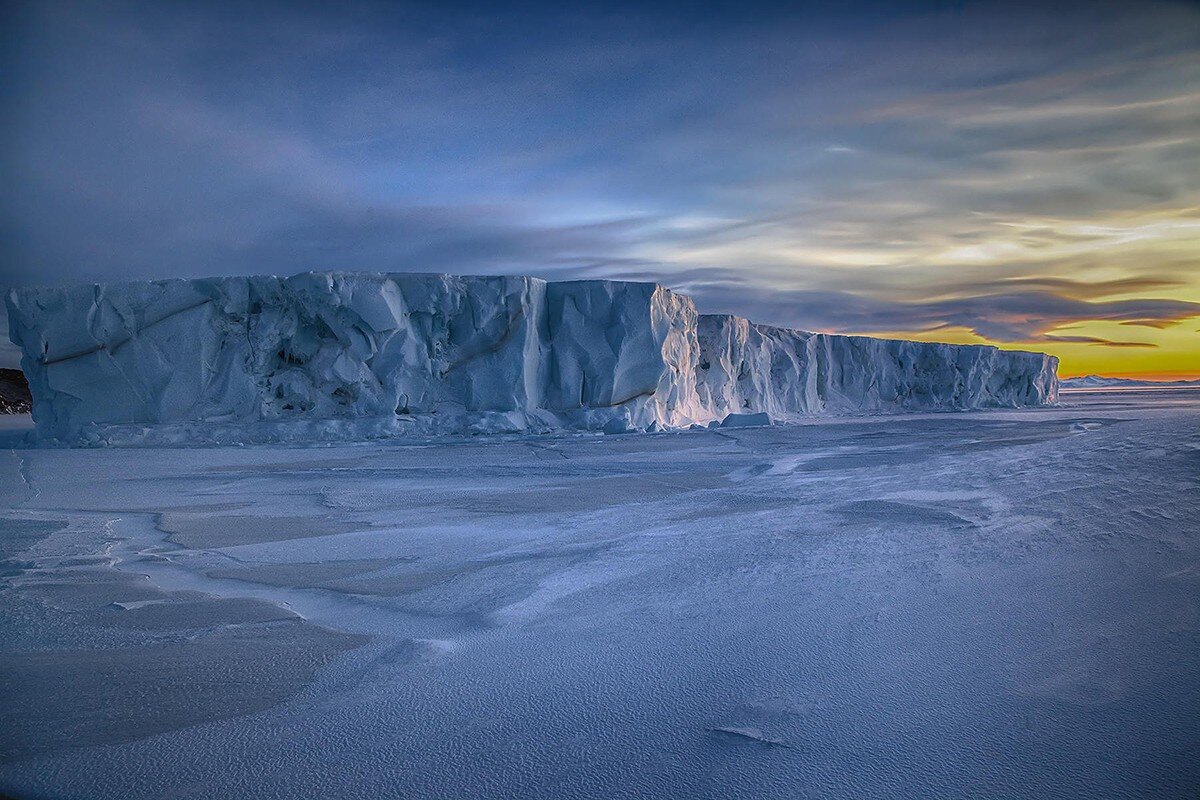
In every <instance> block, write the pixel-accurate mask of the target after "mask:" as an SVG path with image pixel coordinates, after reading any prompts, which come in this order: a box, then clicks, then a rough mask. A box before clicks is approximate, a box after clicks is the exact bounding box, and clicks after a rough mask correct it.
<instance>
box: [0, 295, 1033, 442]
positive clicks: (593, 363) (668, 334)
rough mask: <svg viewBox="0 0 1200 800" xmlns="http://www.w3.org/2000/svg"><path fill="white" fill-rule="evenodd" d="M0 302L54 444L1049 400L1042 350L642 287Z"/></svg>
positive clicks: (41, 429) (43, 427)
mask: <svg viewBox="0 0 1200 800" xmlns="http://www.w3.org/2000/svg"><path fill="white" fill-rule="evenodd" d="M8 306H9V319H10V328H11V335H12V338H13V341H14V342H16V343H17V344H18V345H19V346H20V347H21V348H22V349H23V351H24V358H23V360H22V367H23V368H24V371H25V373H26V375H27V376H28V378H29V382H30V387H31V391H32V394H33V398H34V412H33V413H34V419H35V421H36V423H37V427H38V433H39V435H40V436H43V437H47V438H58V439H65V440H72V439H76V438H79V437H80V436H81V435H83V434H84V433H86V432H88V431H94V430H96V429H97V428H96V426H106V427H112V426H119V425H127V426H129V425H162V424H165V423H180V424H183V423H188V424H192V423H203V424H205V425H209V426H213V425H216V424H221V425H251V424H255V423H273V422H306V423H307V422H319V421H336V420H343V421H371V424H372V425H374V427H373V428H371V430H372V431H378V432H382V433H386V434H392V433H399V432H404V431H414V432H428V433H436V432H451V431H456V432H461V431H472V430H475V431H499V430H522V429H552V428H607V429H623V428H648V427H652V426H657V427H681V426H686V425H688V424H691V423H697V422H698V423H704V422H708V421H710V420H713V419H720V418H723V417H724V416H725V415H726V414H729V413H744V412H767V413H769V414H770V415H771V416H773V417H786V416H787V415H789V414H805V413H825V412H851V411H879V410H896V409H915V408H979V407H984V406H1024V405H1037V404H1042V403H1048V402H1053V401H1054V400H1055V399H1056V394H1057V378H1056V377H1055V372H1054V370H1055V363H1056V362H1055V360H1054V359H1053V358H1051V357H1049V356H1044V355H1041V354H1034V353H1012V352H1002V351H998V350H996V349H995V348H989V347H966V346H953V345H936V344H922V343H915V342H895V341H884V340H877V339H869V338H862V337H844V336H828V335H824V334H810V333H804V332H800V331H792V330H787V329H782V328H772V327H769V326H763V325H755V324H753V323H750V322H748V321H746V320H743V319H740V318H737V317H728V316H698V315H697V313H696V309H695V306H694V304H693V303H692V301H691V300H690V299H689V298H687V297H683V296H681V295H677V294H674V293H672V292H671V291H669V290H667V289H665V288H663V287H661V286H656V285H654V284H645V283H628V282H615V281H573V282H562V283H546V282H545V281H541V280H538V279H536V278H525V277H459V276H449V275H413V274H394V275H385V274H371V273H310V274H306V275H299V276H295V277H291V278H276V277H251V278H214V279H203V280H170V281H156V282H147V283H127V284H113V285H107V286H79V287H71V288H65V289H50V288H30V289H17V290H14V291H13V292H11V293H10V295H9V297H8ZM340 430H343V431H346V432H347V435H354V431H355V430H356V429H355V428H353V427H351V428H345V427H343V428H341V429H340Z"/></svg>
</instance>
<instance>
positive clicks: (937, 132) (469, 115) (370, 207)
mask: <svg viewBox="0 0 1200 800" xmlns="http://www.w3.org/2000/svg"><path fill="white" fill-rule="evenodd" d="M649 5H650V4H627V5H606V6H600V5H590V6H569V5H562V4H518V5H514V6H506V7H504V8H500V7H497V6H495V5H492V4H482V3H480V4H461V5H457V6H450V5H440V4H439V5H436V6H435V5H433V4H404V3H347V4H296V3H287V4H282V3H280V4H272V3H239V4H212V3H203V4H201V3H126V4H122V3H117V4H114V3H86V2H83V3H80V2H73V3H52V2H25V3H19V4H15V5H11V6H9V7H7V10H6V12H5V13H6V15H7V17H6V20H5V22H6V24H5V25H4V31H5V32H4V34H3V56H2V57H3V66H4V67H5V69H4V78H3V86H2V87H0V92H2V94H0V97H2V98H3V102H4V108H5V119H6V124H5V126H4V137H5V140H4V148H3V156H2V157H0V178H2V179H3V181H4V185H5V186H6V187H9V188H8V189H7V190H6V192H5V194H4V196H3V198H2V199H0V269H2V275H0V278H2V280H0V284H3V285H13V284H24V283H34V282H63V281H80V280H86V281H99V280H112V279H122V278H135V277H162V276H168V275H200V274H230V273H242V272H258V273H265V272H276V273H292V272H299V271H303V270H308V269H321V268H343V269H350V268H361V269H391V270H419V271H430V270H438V271H456V272H523V273H531V274H537V275H542V276H545V277H569V276H575V275H582V274H587V275H593V276H596V277H605V276H614V277H615V276H621V275H626V274H637V275H639V276H642V277H647V278H652V279H659V280H662V281H664V282H666V283H668V284H671V285H675V286H681V287H684V288H694V289H695V290H696V291H698V292H699V293H700V299H701V301H702V302H703V303H705V304H711V307H712V308H714V310H715V309H717V308H730V310H737V311H739V312H742V313H746V314H749V315H752V316H756V317H762V318H771V319H773V320H775V321H779V322H788V323H791V324H798V325H802V326H806V327H813V328H818V327H821V328H824V327H832V328H839V329H859V330H866V329H872V330H883V329H889V328H891V329H895V328H900V329H905V328H907V329H915V328H919V327H923V326H927V325H929V324H931V322H930V320H931V315H932V317H937V318H938V319H941V320H950V319H953V320H958V321H960V322H962V323H963V324H966V325H967V326H968V327H972V328H973V329H976V330H979V331H980V332H984V331H987V332H988V333H985V334H984V335H989V336H996V337H1000V338H1005V337H1007V338H1012V337H1014V336H1026V335H1028V334H1029V332H1030V330H1032V329H1031V328H1029V327H1028V326H1025V327H1022V326H1016V327H1012V326H1009V325H1008V324H1007V323H1005V322H1004V321H1003V319H1001V318H1000V315H1008V316H1012V315H1014V314H1017V313H1018V311H1017V310H1016V309H1014V308H1013V307H1012V304H1014V303H1030V304H1031V305H1030V306H1029V307H1028V308H1027V309H1026V310H1027V311H1028V313H1029V314H1031V315H1033V316H1037V317H1038V318H1039V319H1043V318H1044V319H1059V318H1065V317H1063V315H1062V314H1060V313H1059V312H1057V311H1055V312H1054V313H1049V312H1047V311H1046V310H1045V309H1044V308H1043V306H1042V305H1041V304H1042V303H1044V302H1045V301H1044V300H1042V299H1041V298H1046V297H1058V296H1062V297H1067V298H1071V299H1072V300H1073V301H1074V300H1086V299H1087V298H1088V297H1092V299H1095V298H1096V297H1102V296H1103V295H1102V294H1101V295H1097V294H1095V292H1094V291H1093V292H1092V294H1090V295H1089V294H1088V290H1087V289H1086V287H1087V286H1089V285H1093V284H1095V283H1096V282H1100V283H1104V282H1106V281H1108V282H1111V281H1114V280H1117V281H1119V280H1125V281H1128V283H1127V284H1126V286H1127V288H1129V287H1133V286H1135V285H1137V286H1140V287H1141V289H1142V290H1144V291H1145V292H1148V293H1150V294H1157V293H1161V292H1164V291H1176V290H1177V289H1178V288H1179V280H1178V279H1177V278H1175V277H1174V276H1176V275H1180V274H1186V272H1187V271H1188V270H1189V268H1194V267H1195V266H1196V262H1195V257H1194V255H1193V256H1191V257H1189V256H1188V255H1187V252H1186V248H1180V247H1174V248H1173V249H1162V248H1160V249H1159V251H1155V252H1154V253H1153V254H1152V255H1153V256H1154V257H1149V254H1148V251H1146V252H1143V250H1139V249H1137V248H1139V247H1141V246H1142V245H1140V244H1138V242H1145V241H1152V242H1153V241H1157V239H1156V238H1155V237H1159V238H1161V237H1162V236H1178V235H1180V234H1178V233H1177V232H1176V233H1171V232H1170V231H1172V230H1176V231H1177V229H1178V226H1176V228H1170V225H1174V224H1175V223H1177V222H1178V221H1179V220H1181V219H1182V220H1184V221H1185V222H1186V221H1188V220H1191V221H1195V219H1196V216H1197V215H1196V212H1195V209H1196V208H1197V207H1200V198H1198V196H1197V195H1198V189H1197V187H1198V186H1200V145H1198V144H1197V142H1200V137H1198V136H1197V134H1198V133H1200V119H1198V118H1197V114H1196V108H1197V107H1200V103H1198V102H1197V100H1198V99H1200V64H1198V62H1197V57H1196V53H1197V52H1198V45H1200V37H1198V35H1197V33H1196V31H1197V30H1200V24H1198V23H1200V12H1198V11H1197V10H1196V9H1195V7H1192V6H1188V5H1182V4H1173V3H1153V4H1144V3H1137V4H1134V3H1126V4H1118V3H1113V4H1091V3H1089V4H1078V5H1056V6H1055V7H1054V8H1042V9H1038V8H1034V7H1032V6H1030V7H1027V8H1020V9H1014V8H1013V7H1012V6H1011V5H1010V4H1001V3H979V4H974V3H972V4H959V3H921V4H917V3H913V4H903V3H883V2H880V3H850V4H847V3H802V4H745V3H740V4H733V3H728V4H719V3H713V4H699V5H697V4H687V5H683V4H679V5H671V4H653V7H649ZM1188 209H1191V211H1190V212H1189V211H1188ZM1189 214H1190V217H1189V216H1188V215H1189ZM1131 215H1132V216H1131ZM1137 215H1142V216H1141V217H1138V216H1137ZM1143 217H1145V218H1143ZM1081 220H1083V221H1086V220H1097V221H1098V222H1097V223H1096V225H1094V226H1092V227H1093V228H1095V230H1089V229H1086V226H1081V225H1080V224H1079V223H1080V221H1081ZM1160 223H1161V224H1160ZM1155 225H1159V228H1155V227H1154V226H1155ZM1122 226H1124V227H1122ZM1125 228H1129V229H1131V230H1132V231H1133V232H1132V233H1128V232H1125V233H1123V232H1122V231H1123V230H1124V229H1125ZM1160 228H1161V230H1160ZM1112 229H1120V230H1117V231H1116V232H1115V233H1114V232H1113V230H1112ZM1147 231H1150V233H1146V232H1147ZM1139 237H1140V238H1139ZM998 238H999V239H1002V240H1003V241H1002V243H1001V246H1000V247H998V248H997V247H996V246H995V243H996V242H997V240H998ZM1130 242H1132V244H1130ZM1114 243H1116V244H1114ZM1122 248H1124V249H1122ZM1106 254H1108V255H1106ZM1117 258H1119V259H1120V260H1121V261H1120V269H1119V270H1117V271H1123V274H1122V275H1121V276H1119V277H1114V274H1113V273H1114V266H1113V265H1114V263H1115V262H1108V261H1105V259H1117ZM847 264H848V265H851V266H852V267H853V268H852V269H850V268H847V267H846V265H847ZM872 265H873V266H872ZM718 273H719V274H720V275H721V279H720V281H719V282H718V283H717V284H711V285H709V284H704V283H703V282H696V281H694V280H692V279H691V277H689V276H694V275H700V274H703V275H714V274H718ZM1014 281H1016V282H1017V283H1013V282H1014ZM1021 281H1024V283H1020V282H1021ZM717 287H719V288H717ZM806 293H808V294H806ZM818 295H819V296H820V298H822V300H821V302H822V305H821V307H820V308H821V311H820V313H819V314H818V313H817V312H816V311H814V310H813V309H814V306H812V305H811V304H809V303H807V302H800V301H801V300H809V299H813V298H814V297H816V296H818ZM947 295H953V296H947ZM779 297H791V298H794V299H795V300H796V304H795V305H793V306H792V307H791V308H790V309H788V310H786V311H785V310H783V309H781V308H780V306H779V299H778V298H779ZM723 298H725V301H724V302H723V300H722V299H723ZM729 298H736V300H729ZM980 298H982V299H980ZM989 298H990V299H989ZM977 299H978V300H977ZM939 304H952V305H953V308H950V306H944V305H939ZM1093 306H1094V304H1091V305H1086V304H1085V305H1082V306H1079V305H1077V306H1073V307H1072V308H1073V311H1074V312H1078V313H1094V312H1095V311H1096V309H1095V308H1094V307H1093ZM732 307H736V308H732ZM929 309H938V310H937V313H933V312H932V311H929ZM927 311H929V313H926V312H927ZM1141 312H1145V313H1143V314H1142V316H1141V317H1138V318H1134V317H1121V318H1120V319H1123V320H1125V321H1130V322H1135V321H1136V320H1137V319H1140V320H1149V321H1150V322H1148V323H1145V324H1155V320H1161V319H1162V318H1160V317H1157V316H1154V315H1155V314H1158V313H1163V314H1167V315H1168V318H1170V319H1174V315H1176V314H1177V313H1178V309H1177V308H1176V307H1174V306H1172V307H1171V308H1170V309H1167V308H1166V307H1159V306H1153V305H1152V306H1148V307H1145V308H1142V309H1141ZM1122 313H1123V312H1122ZM838 315H841V322H840V323H839V322H838ZM872 315H873V316H872ZM906 315H907V316H906ZM988 315H991V316H988ZM867 317H872V319H873V320H874V321H873V322H872V319H867ZM1005 318H1007V317H1005ZM1105 318H1107V317H1105ZM885 323H886V324H885ZM954 324H958V322H956V323H954ZM1039 324H1041V323H1039ZM1034 327H1035V328H1037V326H1034ZM1037 330H1038V331H1041V332H1043V333H1044V332H1045V331H1046V330H1047V329H1046V328H1044V327H1041V328H1037Z"/></svg>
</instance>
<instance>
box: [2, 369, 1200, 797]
mask: <svg viewBox="0 0 1200 800" xmlns="http://www.w3.org/2000/svg"><path fill="white" fill-rule="evenodd" d="M8 437H9V438H8V439H7V440H6V444H7V445H9V446H12V447H13V448H14V449H12V450H8V449H7V447H6V451H5V452H3V454H2V456H0V462H2V469H3V475H4V477H3V480H2V481H0V492H2V495H0V509H2V510H0V546H2V547H3V549H4V552H3V556H4V557H5V558H6V559H7V560H6V561H5V562H4V564H3V571H2V572H0V575H2V578H0V580H2V584H0V587H2V588H0V692H2V693H3V696H2V698H0V790H2V791H4V792H7V793H10V794H12V795H14V796H16V797H49V798H59V797H63V798H65V797H89V798H157V797H173V798H186V797H196V798H210V797H227V798H243V797H256V798H289V797H301V796H303V797H329V798H360V797H372V798H387V797H412V798H433V797H484V798H507V797H524V798H620V797H631V798H632V797H646V798H650V797H704V798H797V797H821V798H862V797H895V798H913V797H1079V798H1093V797H1104V798H1132V797H1151V796H1153V797H1167V798H1170V797H1190V798H1194V797H1195V796H1196V795H1197V791H1198V788H1200V757H1197V756H1198V754H1200V658H1198V656H1200V523H1198V520H1200V392H1198V391H1194V390H1178V391H1158V392H1150V393H1145V394H1141V393H1137V392H1128V391H1127V392H1122V393H1119V394H1111V395H1105V394H1102V393H1094V394H1085V395H1078V396H1071V397H1067V398H1065V400H1064V403H1063V404H1062V405H1060V406H1058V407H1049V408H1039V409H1028V410H1022V411H984V412H968V413H958V412H952V413H939V414H901V415H894V416H879V417H849V418H838V419H826V420H822V421H819V422H818V421H812V424H805V425H796V426H783V427H769V428H763V427H759V428H754V427H749V428H730V429H719V430H713V431H684V432H676V433H657V434H648V435H625V436H603V435H594V434H587V435H566V434H559V435H553V436H528V435H522V436H504V437H496V438H451V439H444V440H440V441H437V442H431V441H429V442H427V441H417V440H393V441H389V442H383V443H378V442H377V443H364V444H355V445H336V446H328V447H285V446H279V445H276V446H263V447H243V448H209V449H186V450H185V449H134V448H111V449H102V450H67V449H32V450H30V449H21V447H20V445H19V441H18V440H17V439H16V437H15V435H13V434H8Z"/></svg>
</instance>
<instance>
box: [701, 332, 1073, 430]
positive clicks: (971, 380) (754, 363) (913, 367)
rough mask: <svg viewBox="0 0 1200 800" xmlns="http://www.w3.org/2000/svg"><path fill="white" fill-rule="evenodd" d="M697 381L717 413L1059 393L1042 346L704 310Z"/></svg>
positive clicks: (954, 403)
mask: <svg viewBox="0 0 1200 800" xmlns="http://www.w3.org/2000/svg"><path fill="white" fill-rule="evenodd" d="M698 344H699V351H700V352H699V360H698V365H697V371H696V384H697V388H698V391H699V394H700V401H701V403H702V404H703V405H704V406H705V407H706V408H708V409H709V410H710V411H712V412H713V413H714V414H715V415H716V416H722V415H724V414H730V413H756V412H766V413H767V414H769V415H771V416H772V417H784V416H786V415H788V414H796V413H799V414H818V413H825V412H833V413H839V412H840V413H846V412H856V411H902V410H921V409H927V410H936V409H972V408H987V407H1018V406H1034V405H1043V404H1046V403H1052V402H1055V401H1056V400H1057V398H1058V379H1057V375H1056V369H1057V361H1056V359H1054V358H1053V357H1051V356H1046V355H1043V354H1041V353H1023V352H1011V351H1002V350H999V349H997V348H995V347H990V346H979V345H951V344H936V343H927V342H910V341H899V340H893V339H873V338H870V337H866V336H835V335H829V334H821V333H808V332H805V331H795V330H790V329H787V328H776V327H772V326H769V325H756V324H755V323H753V322H750V321H748V320H745V319H742V318H740V317H733V316H727V315H701V316H700V318H699V323H698Z"/></svg>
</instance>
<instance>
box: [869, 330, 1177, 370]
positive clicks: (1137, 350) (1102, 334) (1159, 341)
mask: <svg viewBox="0 0 1200 800" xmlns="http://www.w3.org/2000/svg"><path fill="white" fill-rule="evenodd" d="M1198 328H1200V317H1192V318H1191V319H1185V320H1183V321H1181V322H1179V323H1176V324H1175V325H1172V326H1171V327H1168V328H1163V329H1157V328H1146V327H1140V326H1132V325H1122V324H1120V323H1116V322H1083V323H1078V324H1075V325H1071V326H1069V327H1065V328H1060V329H1058V330H1056V331H1054V332H1053V333H1052V334H1051V335H1053V336H1064V337H1065V336H1080V337H1082V336H1090V337H1094V338H1097V339H1108V340H1110V341H1119V342H1121V341H1137V342H1144V343H1147V344H1152V345H1155V346H1154V347H1112V346H1105V345H1100V344H1092V343H1087V342H993V341H990V340H988V339H985V338H984V337H982V336H979V335H977V334H976V333H974V332H973V331H971V330H968V329H967V328H960V327H955V328H941V329H938V330H933V331H887V332H883V333H880V332H873V333H863V334H862V335H864V336H876V337H880V338H885V339H913V340H915V341H919V342H947V343H949V344H990V345H995V346H996V347H999V348H1000V349H1002V350H1029V351H1034V352H1039V353H1049V354H1050V355H1053V356H1058V360H1059V367H1058V376H1059V377H1060V378H1075V377H1078V376H1080V375H1104V376H1106V377H1111V378H1140V379H1144V380H1195V379H1200V330H1197V329H1198Z"/></svg>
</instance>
